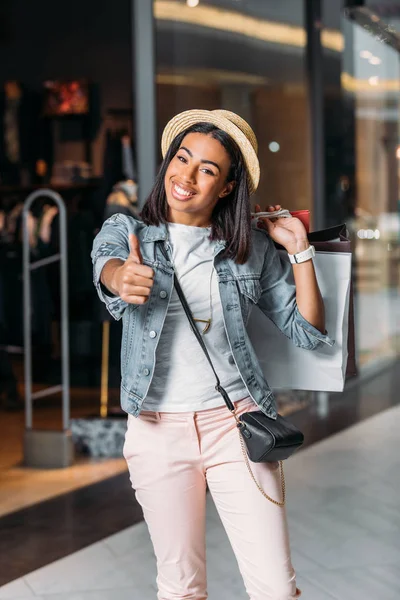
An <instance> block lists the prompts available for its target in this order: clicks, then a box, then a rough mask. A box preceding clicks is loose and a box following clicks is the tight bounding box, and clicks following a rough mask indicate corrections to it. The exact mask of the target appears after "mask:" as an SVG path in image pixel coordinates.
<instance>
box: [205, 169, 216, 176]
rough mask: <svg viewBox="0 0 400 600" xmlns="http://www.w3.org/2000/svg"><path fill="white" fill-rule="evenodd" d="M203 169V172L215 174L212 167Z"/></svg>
mask: <svg viewBox="0 0 400 600" xmlns="http://www.w3.org/2000/svg"><path fill="white" fill-rule="evenodd" d="M202 171H203V173H206V175H212V176H214V175H215V173H214V171H211V170H210V169H202Z"/></svg>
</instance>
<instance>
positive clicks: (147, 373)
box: [143, 368, 150, 376]
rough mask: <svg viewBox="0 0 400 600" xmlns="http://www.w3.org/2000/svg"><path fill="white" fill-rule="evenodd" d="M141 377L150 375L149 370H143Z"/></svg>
mask: <svg viewBox="0 0 400 600" xmlns="http://www.w3.org/2000/svg"><path fill="white" fill-rule="evenodd" d="M143 375H146V376H147V375H150V370H149V369H147V368H146V369H143Z"/></svg>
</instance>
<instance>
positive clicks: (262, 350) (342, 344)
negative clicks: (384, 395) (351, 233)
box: [247, 252, 351, 392]
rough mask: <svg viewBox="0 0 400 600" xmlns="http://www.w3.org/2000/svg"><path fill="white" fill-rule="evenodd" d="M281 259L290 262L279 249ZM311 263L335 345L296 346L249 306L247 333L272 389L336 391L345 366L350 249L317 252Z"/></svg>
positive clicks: (328, 327)
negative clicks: (315, 347) (312, 347)
mask: <svg viewBox="0 0 400 600" xmlns="http://www.w3.org/2000/svg"><path fill="white" fill-rule="evenodd" d="M281 256H282V258H283V259H284V260H289V259H288V257H287V253H285V252H282V253H281ZM314 266H315V271H316V274H317V279H318V284H319V287H320V290H321V294H322V297H323V299H324V304H325V322H326V329H327V332H328V334H329V336H330V337H331V338H333V339H334V340H335V345H334V346H332V347H330V346H328V345H327V344H321V345H320V346H319V347H318V348H317V349H316V350H305V349H303V348H297V347H296V346H294V344H293V342H291V340H289V339H288V338H287V337H286V336H285V335H283V333H281V332H280V331H279V329H278V328H277V327H276V326H275V325H274V323H272V321H270V319H268V317H266V316H265V315H264V313H263V312H262V311H261V310H260V309H259V308H258V307H257V306H254V307H253V309H252V312H251V314H250V318H249V321H248V324H247V331H248V334H249V336H250V340H251V342H252V344H253V346H254V349H255V352H256V354H257V357H258V359H259V361H260V364H261V367H262V369H263V372H264V375H265V377H266V380H267V381H268V384H269V385H270V387H271V388H272V389H294V390H314V391H326V392H340V391H342V390H343V387H344V382H345V375H346V365H347V354H348V353H347V335H348V322H349V297H350V280H351V253H347V252H340V253H339V252H317V253H316V257H315V258H314Z"/></svg>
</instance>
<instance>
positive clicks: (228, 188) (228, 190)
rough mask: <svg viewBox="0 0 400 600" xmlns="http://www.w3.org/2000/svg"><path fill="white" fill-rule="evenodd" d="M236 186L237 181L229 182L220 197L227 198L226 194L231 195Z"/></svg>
mask: <svg viewBox="0 0 400 600" xmlns="http://www.w3.org/2000/svg"><path fill="white" fill-rule="evenodd" d="M235 186H236V181H229V183H227V184H226V186H225V187H224V189H223V190H222V191H221V192H220V193H219V196H218V197H219V198H225V196H229V194H230V193H231V192H232V190H233V189H234V187H235Z"/></svg>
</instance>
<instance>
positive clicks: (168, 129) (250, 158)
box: [161, 109, 260, 195]
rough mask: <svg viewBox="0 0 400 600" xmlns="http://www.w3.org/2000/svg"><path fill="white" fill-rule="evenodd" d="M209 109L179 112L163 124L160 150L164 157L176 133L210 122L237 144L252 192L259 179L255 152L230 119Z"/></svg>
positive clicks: (258, 167) (258, 164) (251, 192)
mask: <svg viewBox="0 0 400 600" xmlns="http://www.w3.org/2000/svg"><path fill="white" fill-rule="evenodd" d="M216 113H217V111H216V112H215V113H214V112H212V111H209V110H201V109H193V110H187V111H185V112H182V113H179V114H178V115H176V116H175V117H173V118H172V119H171V120H170V121H169V122H168V123H167V125H166V126H165V129H164V131H163V134H162V138H161V151H162V155H163V157H165V155H166V153H167V151H168V148H169V147H170V145H171V143H172V141H173V140H174V139H175V138H176V136H177V135H179V134H180V133H182V132H183V131H185V130H186V129H188V127H191V126H192V125H196V123H211V124H212V125H215V126H216V127H218V128H219V129H222V131H225V132H226V133H227V134H229V135H230V136H231V137H232V138H233V139H234V140H235V142H236V144H237V145H238V146H239V149H240V151H241V153H242V156H243V160H244V162H245V166H246V171H247V181H248V187H249V194H250V195H251V194H253V193H254V192H255V191H256V189H257V187H258V184H259V181H260V163H259V161H258V157H257V154H256V152H255V150H254V148H253V146H252V145H251V143H250V141H249V140H248V139H247V137H246V136H245V134H244V133H243V132H242V131H241V129H240V128H239V127H237V126H236V125H235V124H234V123H232V121H230V120H229V119H227V118H225V117H223V116H221V115H220V114H216Z"/></svg>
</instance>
